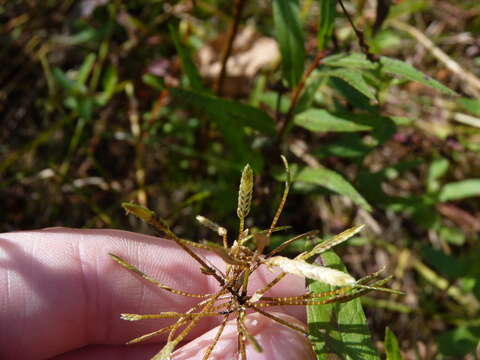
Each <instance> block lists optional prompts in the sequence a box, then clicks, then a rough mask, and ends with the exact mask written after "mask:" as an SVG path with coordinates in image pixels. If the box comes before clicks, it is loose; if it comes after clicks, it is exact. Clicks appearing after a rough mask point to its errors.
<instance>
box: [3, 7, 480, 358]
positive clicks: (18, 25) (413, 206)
mask: <svg viewBox="0 0 480 360" xmlns="http://www.w3.org/2000/svg"><path fill="white" fill-rule="evenodd" d="M34 3H35V2H31V1H27V0H14V1H0V17H1V19H2V22H1V24H2V25H1V28H2V35H1V36H2V39H3V42H2V44H3V47H2V52H1V55H0V59H1V63H2V70H1V72H0V74H1V79H2V84H3V85H2V90H1V92H0V94H1V99H2V103H1V105H0V106H1V109H2V121H1V124H2V129H1V132H0V194H1V198H2V200H3V206H2V208H3V211H2V212H1V213H0V227H1V229H0V230H1V231H12V230H19V229H31V228H40V227H49V226H73V227H98V228H105V227H114V228H121V229H135V230H136V231H142V232H147V231H149V230H148V229H147V228H146V227H145V226H144V225H143V224H142V222H140V221H138V220H135V219H133V218H132V217H125V216H124V213H123V211H122V210H121V207H120V204H121V203H122V202H133V203H135V204H139V205H140V206H143V207H148V208H149V209H152V210H154V211H155V212H156V213H158V214H160V215H161V216H162V218H165V219H166V220H167V221H168V222H169V223H170V224H171V227H172V229H173V230H175V233H176V234H177V235H178V236H180V237H182V238H188V239H203V238H208V237H209V234H208V232H207V231H206V230H205V229H201V228H198V227H196V226H192V225H191V224H192V223H193V222H194V218H195V216H196V215H197V214H202V215H206V216H207V217H208V218H210V219H214V220H215V221H216V222H218V223H221V224H223V225H225V226H228V228H229V229H236V228H237V227H238V224H237V223H236V219H235V218H234V217H232V216H231V209H233V208H235V203H236V200H237V199H236V197H237V194H236V192H235V191H232V189H235V188H238V176H239V174H240V172H241V170H242V169H243V167H244V166H245V164H246V163H249V164H250V165H251V167H252V169H253V172H254V174H255V176H256V178H255V179H256V182H255V189H256V193H255V196H254V203H253V204H252V208H251V213H252V214H251V215H249V217H250V216H251V217H252V218H255V219H256V225H258V226H259V227H260V228H268V224H269V221H270V219H271V218H272V216H273V215H274V214H275V209H276V207H277V205H278V203H279V202H280V197H279V195H278V194H281V191H279V190H280V189H281V186H282V181H283V180H284V178H283V176H284V175H283V170H282V169H283V166H282V163H281V160H280V154H284V155H286V157H287V158H288V159H289V163H290V168H291V176H292V177H291V181H292V188H291V192H290V194H291V195H290V201H289V203H288V204H287V205H286V207H285V210H284V212H283V215H282V217H281V218H280V221H279V225H285V224H288V225H291V226H292V227H293V230H292V233H293V234H298V233H302V232H306V231H308V230H310V229H312V228H314V229H319V230H320V234H322V238H325V239H328V238H329V237H330V235H332V234H336V233H339V232H340V231H342V230H344V229H346V228H350V227H352V226H354V225H358V224H366V228H365V230H364V231H363V232H362V234H361V237H360V238H356V239H352V240H351V241H350V243H349V245H347V246H345V245H342V246H340V247H338V248H336V249H335V250H336V253H337V254H338V256H339V257H338V256H336V255H335V254H333V253H331V252H328V253H325V254H322V260H323V262H324V263H325V264H326V265H331V266H332V267H334V268H335V267H336V268H340V269H344V266H345V267H346V269H348V272H349V273H350V274H351V275H352V276H354V277H355V278H359V277H361V275H362V274H366V273H374V272H376V271H377V270H378V269H379V268H381V267H382V266H384V265H386V266H387V272H388V273H389V274H392V275H394V279H393V280H392V281H391V282H390V283H389V284H388V286H389V287H392V288H393V289H396V290H401V291H404V292H405V293H406V295H405V296H403V297H401V296H398V295H392V294H388V293H376V292H375V293H372V294H369V295H368V296H365V297H362V298H358V299H355V300H353V301H351V302H347V303H344V304H333V305H318V306H314V307H313V306H312V307H310V308H309V310H308V311H309V317H310V320H309V322H310V327H311V328H315V327H317V328H318V330H319V332H320V334H324V333H328V337H325V338H322V337H321V336H320V335H319V334H315V333H314V334H313V335H312V336H319V339H320V342H316V343H315V348H316V350H317V354H318V356H319V359H321V358H323V356H326V355H325V354H326V351H328V352H333V353H336V354H337V355H339V356H340V357H342V358H346V359H368V358H379V356H380V355H383V354H386V356H387V359H400V358H402V356H403V357H404V358H409V359H410V358H411V359H430V358H437V359H459V358H468V359H475V358H478V356H480V355H479V353H478V352H479V351H480V350H479V346H478V343H479V337H480V335H479V334H480V265H478V262H477V257H478V256H477V254H478V252H479V251H480V245H479V233H480V202H479V197H480V130H479V128H480V118H479V116H480V100H479V99H480V80H479V74H480V73H479V71H478V67H479V66H480V44H479V43H478V36H477V35H478V33H479V32H480V21H479V20H478V19H479V16H478V15H479V14H480V6H479V5H478V4H477V1H472V0H464V1H456V2H455V1H448V0H441V1H435V2H434V1H432V0H404V1H398V2H395V3H393V4H391V3H392V2H391V1H386V0H377V1H371V2H365V1H362V0H358V1H342V2H340V1H334V0H317V1H314V0H304V1H299V0H274V1H272V2H260V3H258V2H247V1H244V0H236V1H235V2H232V1H223V0H201V1H199V0H196V1H193V0H185V1H158V0H149V1H138V0H133V1H128V2H122V1H119V0H111V1H98V0H97V1H94V0H91V1H71V0H69V1H58V0H49V1H43V2H36V3H35V4H34ZM94 4H96V5H98V6H93V7H92V5H94ZM245 222H246V225H248V226H250V224H249V223H248V222H249V218H248V217H247V218H246V219H245ZM288 238H290V237H288V235H286V234H283V233H275V234H273V235H272V244H271V246H272V248H273V247H274V246H278V245H279V244H281V243H282V242H283V241H285V240H286V239H288ZM311 245H312V244H311V240H309V239H304V240H301V241H299V242H298V243H294V244H292V245H291V246H289V247H287V248H286V249H285V251H284V255H285V254H289V255H291V256H296V255H298V254H299V253H301V252H303V251H305V250H306V249H308V248H310V247H311ZM339 258H341V259H342V262H343V264H345V265H343V264H342V262H340V260H339ZM317 285H318V284H311V285H310V286H313V287H315V286H317ZM318 286H319V285H318ZM324 286H326V285H324ZM317 290H318V291H327V289H326V288H325V289H323V288H322V289H317ZM361 305H363V309H364V311H365V315H364V313H363V310H362V307H361ZM367 323H368V324H367ZM315 324H316V325H315ZM317 325H318V326H317ZM313 331H315V330H313ZM322 339H323V340H322ZM322 341H323V343H322ZM322 349H323V350H322ZM324 350H325V351H324ZM379 354H380V355H379Z"/></svg>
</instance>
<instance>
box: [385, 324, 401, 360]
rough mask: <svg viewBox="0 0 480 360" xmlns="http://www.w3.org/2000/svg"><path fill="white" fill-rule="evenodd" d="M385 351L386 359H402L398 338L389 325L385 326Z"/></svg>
mask: <svg viewBox="0 0 480 360" xmlns="http://www.w3.org/2000/svg"><path fill="white" fill-rule="evenodd" d="M385 353H386V355H387V360H402V359H403V357H402V354H401V353H400V348H399V347H398V340H397V337H396V336H395V334H394V333H393V331H392V330H390V328H389V327H387V328H385Z"/></svg>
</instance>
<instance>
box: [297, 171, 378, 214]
mask: <svg viewBox="0 0 480 360" xmlns="http://www.w3.org/2000/svg"><path fill="white" fill-rule="evenodd" d="M296 181H301V182H306V183H310V184H316V185H320V186H323V187H325V188H327V189H329V190H331V191H333V192H336V193H339V194H341V195H344V196H347V197H348V198H350V199H351V200H352V201H353V202H354V203H356V204H357V205H359V206H361V207H363V208H364V209H365V210H368V211H371V210H372V207H371V206H370V204H369V203H368V202H367V200H365V198H364V197H363V196H362V195H360V193H359V192H358V191H357V190H356V189H355V188H354V187H353V186H352V185H351V184H350V183H349V182H348V181H347V180H345V178H344V177H343V176H342V175H340V174H338V173H336V172H335V171H332V170H329V169H326V168H310V167H307V168H305V169H303V170H302V171H301V172H300V173H299V174H298V175H297V177H296Z"/></svg>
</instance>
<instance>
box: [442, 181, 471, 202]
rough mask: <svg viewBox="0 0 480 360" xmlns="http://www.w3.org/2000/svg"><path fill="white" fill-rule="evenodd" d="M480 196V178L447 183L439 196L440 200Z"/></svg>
mask: <svg viewBox="0 0 480 360" xmlns="http://www.w3.org/2000/svg"><path fill="white" fill-rule="evenodd" d="M473 196H480V179H467V180H462V181H456V182H451V183H449V184H446V185H445V186H444V187H443V188H442V189H441V190H440V194H439V196H438V198H439V200H440V201H451V200H460V199H464V198H468V197H473Z"/></svg>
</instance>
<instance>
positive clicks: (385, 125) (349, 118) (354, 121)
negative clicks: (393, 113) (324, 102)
mask: <svg viewBox="0 0 480 360" xmlns="http://www.w3.org/2000/svg"><path fill="white" fill-rule="evenodd" d="M294 123H295V124H296V125H298V126H301V127H303V128H305V129H307V130H309V131H313V132H347V133H348V132H359V131H370V130H371V131H372V133H371V134H372V136H373V138H374V139H376V140H377V143H376V144H375V145H378V144H380V143H384V142H385V141H387V140H388V139H390V137H391V136H392V135H393V134H394V133H395V131H396V126H395V123H394V122H393V121H392V119H390V118H388V117H385V116H380V115H378V114H377V113H367V114H365V113H363V114H352V113H340V112H338V113H332V112H329V111H327V110H324V109H308V110H306V111H304V112H302V113H300V114H298V115H296V116H295V118H294Z"/></svg>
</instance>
